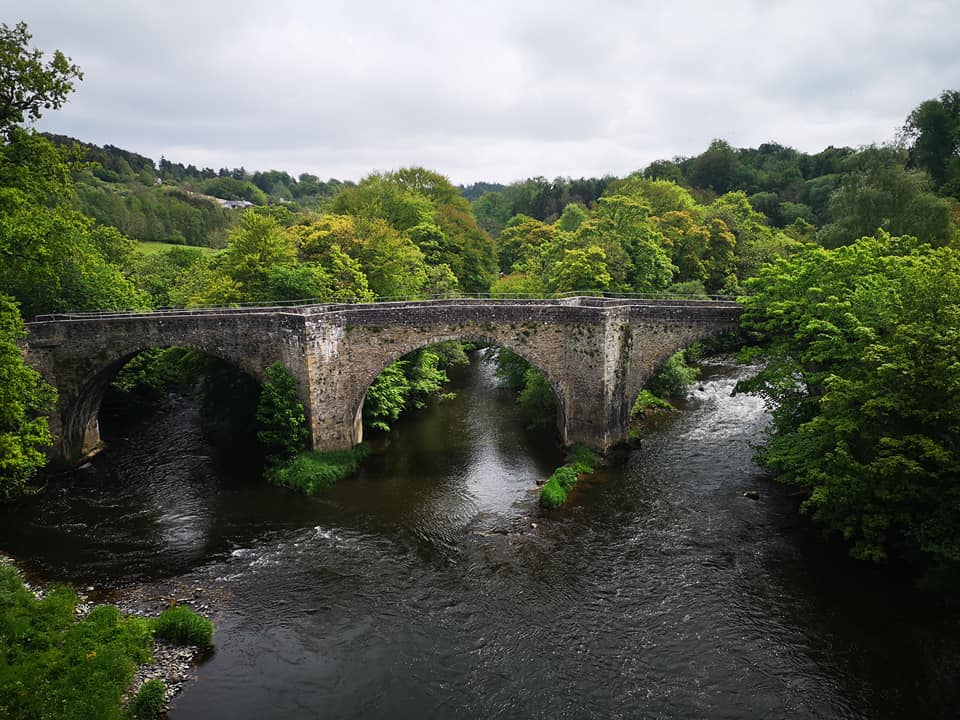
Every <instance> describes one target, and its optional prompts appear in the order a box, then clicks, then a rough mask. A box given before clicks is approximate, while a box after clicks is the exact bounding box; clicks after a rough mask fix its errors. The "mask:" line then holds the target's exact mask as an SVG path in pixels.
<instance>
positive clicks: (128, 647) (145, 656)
mask: <svg viewBox="0 0 960 720" xmlns="http://www.w3.org/2000/svg"><path fill="white" fill-rule="evenodd" d="M77 601H78V598H77V594H76V592H74V591H73V590H72V589H70V588H68V587H63V586H56V587H52V588H50V589H49V590H48V591H47V593H46V595H45V596H44V597H43V598H42V599H37V598H36V597H34V596H33V594H32V593H31V592H30V591H29V590H27V589H26V588H25V587H24V585H23V582H22V581H21V580H20V577H19V576H18V575H17V572H16V570H15V569H14V568H12V567H10V566H8V565H4V566H0V717H4V718H20V719H21V720H33V719H37V720H39V719H40V718H44V719H46V718H51V719H52V718H58V719H62V720H74V719H76V720H101V719H102V720H119V718H121V717H122V708H121V698H122V696H123V693H124V691H125V690H126V689H127V687H129V685H130V681H131V680H132V679H133V674H134V672H135V671H136V667H137V665H138V664H141V663H145V662H148V661H149V660H150V647H151V645H152V642H153V626H152V622H151V620H149V619H148V618H139V617H125V616H123V615H121V614H120V611H119V610H117V608H115V607H113V606H110V605H101V606H99V607H96V608H94V609H93V610H91V611H90V613H89V614H88V615H87V616H86V617H85V618H83V619H82V620H79V621H78V620H77V619H76V617H75V615H74V612H75V608H76V605H77Z"/></svg>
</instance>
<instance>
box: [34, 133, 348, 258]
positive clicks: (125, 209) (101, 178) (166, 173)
mask: <svg viewBox="0 0 960 720" xmlns="http://www.w3.org/2000/svg"><path fill="white" fill-rule="evenodd" d="M44 137H46V138H47V139H49V140H50V141H51V142H52V143H53V144H54V145H55V146H57V147H58V148H61V149H63V151H64V152H65V155H64V157H65V158H68V159H69V160H70V161H71V162H72V173H73V183H72V192H73V201H74V205H75V207H76V208H77V209H78V210H80V211H81V212H82V213H83V214H84V215H86V216H88V217H91V218H93V219H94V220H95V221H96V222H97V223H98V224H99V225H103V226H109V227H114V228H116V229H117V230H119V231H120V232H121V233H123V234H124V235H126V236H127V237H130V238H132V239H135V240H141V241H144V242H164V243H171V244H175V245H192V246H198V247H223V246H224V244H225V242H226V230H227V229H228V228H230V227H232V226H233V225H235V224H236V222H237V221H238V213H237V211H236V209H233V208H229V209H228V208H224V207H221V205H220V203H218V202H217V200H218V199H220V200H235V201H246V202H248V203H250V204H253V205H270V204H282V205H284V206H286V207H287V208H288V209H289V210H290V211H291V212H298V211H300V210H304V209H305V210H319V209H321V208H322V207H323V206H324V205H325V204H326V203H329V201H330V200H332V199H333V198H334V197H335V196H336V195H337V194H338V193H339V192H340V191H342V190H343V189H344V188H347V187H351V186H353V183H350V182H341V181H340V180H336V179H330V180H327V181H323V180H320V178H318V177H317V176H316V175H311V174H310V173H301V174H300V176H299V177H296V178H295V177H293V176H291V175H289V174H288V173H286V172H284V171H280V170H269V171H266V172H260V171H258V172H254V173H248V172H247V171H246V170H245V169H244V168H242V167H239V168H232V169H230V168H220V169H219V170H216V171H215V170H213V169H212V168H202V169H201V168H197V167H196V166H194V165H192V164H191V165H183V164H182V163H173V162H170V161H169V160H167V159H166V158H162V157H161V158H160V162H159V164H157V163H155V162H154V161H153V160H152V159H151V158H148V157H145V156H143V155H139V154H137V153H133V152H130V151H127V150H123V149H121V148H118V147H115V146H113V145H104V146H103V147H100V146H98V145H94V144H91V143H85V142H81V141H79V140H76V139H74V138H71V137H68V136H66V135H52V134H44Z"/></svg>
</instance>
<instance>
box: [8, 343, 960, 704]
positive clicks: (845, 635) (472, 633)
mask: <svg viewBox="0 0 960 720" xmlns="http://www.w3.org/2000/svg"><path fill="white" fill-rule="evenodd" d="M705 369H706V372H705V376H704V380H703V381H702V382H701V383H700V385H699V386H698V387H697V388H696V389H695V390H694V392H692V394H691V397H690V399H689V401H688V402H687V403H686V404H685V406H684V408H683V412H681V413H672V414H669V415H664V416H661V417H659V418H657V419H656V420H655V421H654V422H653V423H651V427H650V428H649V430H648V432H647V433H646V434H645V436H644V439H643V443H642V446H641V448H640V449H639V450H633V451H630V452H624V453H622V454H621V455H620V456H618V459H617V460H615V462H614V464H613V466H612V467H611V468H610V469H609V470H608V471H606V472H604V473H602V474H601V475H600V476H598V478H597V479H596V480H594V481H593V482H590V483H587V485H586V487H583V488H581V489H578V491H577V492H576V494H575V495H574V496H573V502H572V506H571V507H569V508H567V509H565V510H564V511H563V512H561V513H556V514H554V515H551V516H549V517H542V516H541V515H540V513H539V511H538V509H537V507H536V492H535V491H536V484H535V481H536V480H537V479H538V478H542V477H545V476H546V475H547V474H549V472H550V471H551V470H552V469H553V467H554V466H555V465H556V464H558V463H559V462H560V461H561V454H560V452H559V451H558V449H557V448H556V447H555V446H554V444H553V443H552V441H551V440H550V438H543V437H535V436H531V435H530V434H528V433H526V432H525V431H524V429H523V427H522V424H521V421H520V420H519V419H518V417H517V414H516V412H515V411H514V407H513V403H512V401H511V400H510V398H509V397H506V396H505V395H504V394H503V393H502V392H501V391H499V389H498V388H497V387H496V381H495V378H494V377H493V375H492V370H491V368H490V367H489V366H486V365H484V364H482V363H475V364H474V365H473V366H471V368H470V370H469V372H467V373H466V374H465V376H464V377H463V378H461V379H460V380H459V384H460V385H462V387H459V388H458V396H457V397H456V398H455V399H454V400H451V401H447V402H442V403H438V404H436V405H435V406H433V407H431V408H428V409H427V410H426V411H424V412H423V413H420V414H419V415H418V416H417V417H415V418H411V419H410V420H408V421H405V422H402V423H400V425H399V426H398V427H397V428H396V430H395V431H394V432H393V433H391V435H390V437H389V445H388V446H387V447H386V448H385V449H384V450H383V451H382V453H380V454H378V455H376V456H374V458H373V459H372V460H371V462H369V463H368V464H367V466H366V467H364V468H363V470H362V471H361V472H360V474H359V475H358V476H357V477H356V478H353V479H351V480H349V481H346V482H343V483H341V484H340V485H339V486H337V487H336V488H335V489H334V490H333V491H332V492H331V493H329V494H327V495H325V496H323V497H319V498H304V497H301V496H298V495H295V494H292V493H289V492H286V491H283V490H281V489H278V488H272V487H269V486H267V485H265V484H264V483H263V482H261V481H260V480H259V479H258V477H257V475H256V472H254V471H253V470H254V468H252V465H254V464H253V463H250V462H246V461H244V460H243V459H242V458H236V457H230V456H224V455H223V454H221V455H217V454H216V453H215V452H214V451H212V450H211V449H210V448H209V447H207V446H206V445H205V443H204V442H203V441H202V440H201V439H200V438H199V434H198V433H197V432H196V418H195V411H194V410H193V409H192V408H190V407H189V406H185V405H176V404H175V405H174V406H172V407H170V408H168V409H167V411H166V412H164V413H163V414H161V415H160V416H158V417H154V418H152V419H151V420H150V422H149V423H148V424H144V425H141V426H137V427H131V428H129V431H128V432H127V435H128V439H126V440H123V439H119V438H115V439H114V440H113V443H112V445H111V448H110V450H109V451H108V452H107V453H106V454H105V455H104V456H103V457H102V458H100V459H99V460H98V461H97V463H96V464H95V466H94V467H93V468H91V469H89V470H86V471H82V472H79V473H77V474H75V475H74V476H72V477H70V478H68V479H67V480H66V481H65V482H64V483H63V485H62V487H61V488H59V489H58V490H56V491H55V492H54V493H51V494H50V495H47V496H44V497H43V498H37V499H34V500H31V501H28V502H26V503H23V504H21V505H20V506H19V507H18V508H15V509H14V510H13V511H9V510H8V511H6V512H5V513H4V514H3V515H2V516H0V521H2V523H3V526H2V530H0V549H4V550H7V551H9V552H11V553H12V554H14V555H15V556H17V557H20V558H23V559H24V560H26V561H27V562H28V564H29V565H30V566H32V567H33V568H34V569H36V570H39V571H40V572H41V573H42V574H45V575H47V576H48V577H63V578H67V579H70V580H72V581H74V582H78V583H83V584H88V583H106V584H118V583H123V582H126V581H128V580H129V579H130V578H131V577H137V578H150V577H170V576H174V577H178V578H182V579H186V580H187V581H189V582H190V583H191V584H194V583H196V584H200V585H204V586H206V587H215V588H218V589H220V590H222V591H224V592H223V593H222V594H224V595H225V596H227V597H229V600H228V601H227V602H226V604H225V605H224V607H223V608H222V609H221V610H220V612H219V615H218V617H217V620H218V624H219V630H218V636H217V651H216V653H215V655H214V657H213V658H212V659H211V660H210V661H208V662H207V663H206V664H204V665H203V666H202V667H201V669H200V673H199V682H198V683H197V684H196V685H195V686H192V687H190V688H189V689H188V690H187V691H186V692H185V693H184V694H183V695H182V696H181V697H180V698H179V700H178V701H177V704H176V707H175V708H174V711H173V713H172V717H173V718H174V720H184V719H192V718H235V717H257V716H260V717H270V718H301V717H324V718H327V717H330V718H356V717H364V718H368V717H373V718H376V717H384V718H386V717H390V718H396V717H401V718H402V717H411V718H423V717H437V718H446V717H451V716H457V717H476V718H489V717H502V718H516V717H570V718H584V717H587V718H589V717H596V718H611V717H614V718H615V717H630V718H634V717H651V718H660V717H662V718H675V717H679V718H687V717H710V718H769V717H791V718H794V717H796V718H900V717H953V716H954V715H953V712H954V709H955V703H956V701H957V700H958V697H957V690H956V686H955V684H954V678H955V677H956V671H957V669H958V664H960V663H958V650H957V647H958V643H957V641H958V640H960V631H958V625H957V621H956V618H954V617H952V616H950V615H949V614H948V613H947V612H946V611H936V610H935V609H931V608H929V607H925V606H923V605H922V604H921V603H922V601H921V600H918V599H917V598H916V597H915V596H914V595H913V594H912V593H911V592H910V590H909V589H905V588H899V587H895V586H893V585H891V584H889V583H886V582H884V581H883V580H882V579H881V578H879V577H874V576H872V575H871V574H870V573H869V572H867V571H865V570H864V569H862V568H860V567H859V566H857V565H855V564H853V563H852V562H849V561H847V560H846V559H844V558H843V557H841V556H838V555H837V554H836V553H834V552H833V550H832V549H830V548H827V547H825V546H824V545H823V544H822V543H821V542H820V541H819V540H818V539H817V538H816V537H815V536H811V535H810V534H809V533H808V532H807V531H806V530H805V527H804V525H803V524H802V523H800V522H798V521H797V520H796V512H795V500H794V499H791V498H790V497H789V496H788V495H787V494H786V493H785V492H784V491H783V490H782V489H781V488H779V487H778V486H775V485H773V484H772V483H770V482H769V481H768V480H767V479H765V478H764V477H763V475H762V474H761V473H760V472H759V470H758V469H757V468H756V467H755V466H754V465H753V463H752V461H751V454H752V451H751V444H752V443H756V442H758V441H759V440H760V438H761V433H762V428H763V426H764V423H765V422H766V415H765V413H764V410H763V407H762V404H761V403H759V402H758V401H757V400H756V399H755V398H751V397H744V396H736V397H731V396H730V391H731V390H732V387H733V385H734V384H735V382H736V379H737V377H738V376H739V375H740V374H741V373H742V372H744V371H743V370H742V369H740V368H736V367H732V366H728V365H724V364H723V363H721V362H715V363H713V364H709V365H707V366H706V368H705ZM747 489H758V490H759V491H760V499H759V500H751V499H748V498H745V497H744V496H743V491H745V490H747Z"/></svg>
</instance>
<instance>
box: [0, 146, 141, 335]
mask: <svg viewBox="0 0 960 720" xmlns="http://www.w3.org/2000/svg"><path fill="white" fill-rule="evenodd" d="M71 197H72V183H71V180H70V173H69V165H68V161H67V158H66V156H65V154H64V153H61V152H60V151H58V150H57V149H56V148H55V147H54V146H53V145H52V144H51V143H50V142H49V141H47V140H45V139H44V138H42V137H40V136H39V135H37V134H36V133H33V132H27V131H24V130H20V129H19V128H14V129H12V130H11V131H10V133H9V135H8V138H7V142H6V143H5V144H3V145H0V287H2V288H4V290H5V292H7V293H9V294H10V295H13V296H14V297H15V298H16V299H17V300H18V301H19V302H20V303H21V307H22V310H23V313H24V315H26V316H27V317H32V316H34V315H36V314H39V313H43V312H51V311H59V310H92V309H112V308H144V307H146V305H147V298H146V297H145V295H144V294H143V293H140V292H138V291H137V290H136V289H135V288H134V286H133V284H132V283H131V282H130V281H129V280H128V279H127V278H126V277H125V276H124V274H123V272H122V268H120V267H118V266H117V265H116V264H114V263H113V262H111V261H110V260H109V259H108V255H110V254H112V253H114V252H115V251H116V250H117V249H119V247H120V246H121V245H122V243H117V242H116V236H110V235H108V234H105V233H103V232H97V231H96V230H95V229H94V228H93V223H92V222H91V221H90V219H89V218H87V217H85V216H84V215H82V214H81V213H79V212H77V211H76V210H74V209H72V208H71V207H69V205H67V204H65V203H67V202H68V201H69V199H70V198H71Z"/></svg>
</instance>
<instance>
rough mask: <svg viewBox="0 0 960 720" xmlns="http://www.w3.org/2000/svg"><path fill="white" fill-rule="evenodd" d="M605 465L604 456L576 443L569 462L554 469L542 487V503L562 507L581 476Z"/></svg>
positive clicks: (569, 454)
mask: <svg viewBox="0 0 960 720" xmlns="http://www.w3.org/2000/svg"><path fill="white" fill-rule="evenodd" d="M603 465H604V461H603V458H601V457H600V456H599V455H597V454H596V453H594V452H593V451H591V450H590V449H589V448H586V447H583V446H582V445H574V446H573V447H572V448H570V451H569V452H568V453H567V463H566V464H565V465H561V466H560V467H558V468H557V469H556V470H554V471H553V474H552V475H551V476H550V477H549V479H548V480H547V482H546V483H544V485H543V487H542V488H541V489H540V504H541V505H542V506H543V507H545V508H548V509H556V508H558V507H560V506H561V505H563V504H564V503H565V502H566V501H567V495H568V494H569V493H570V491H571V490H573V488H574V486H575V485H576V484H577V481H578V480H579V479H580V477H581V476H583V475H589V474H590V473H593V472H595V471H596V470H597V468H599V467H602V466H603Z"/></svg>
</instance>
